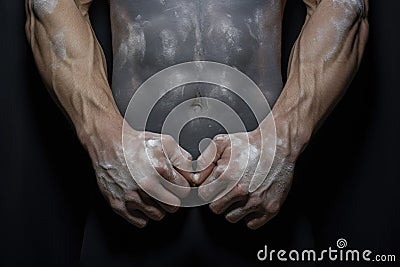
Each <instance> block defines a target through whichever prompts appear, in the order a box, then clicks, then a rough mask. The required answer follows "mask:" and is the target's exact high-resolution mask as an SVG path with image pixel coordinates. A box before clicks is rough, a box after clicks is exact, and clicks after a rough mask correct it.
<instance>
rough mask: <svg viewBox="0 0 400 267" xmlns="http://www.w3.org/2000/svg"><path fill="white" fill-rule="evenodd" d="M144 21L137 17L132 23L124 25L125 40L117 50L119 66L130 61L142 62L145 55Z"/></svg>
mask: <svg viewBox="0 0 400 267" xmlns="http://www.w3.org/2000/svg"><path fill="white" fill-rule="evenodd" d="M143 24H145V21H142V20H141V16H140V15H138V16H137V17H136V19H135V21H134V22H127V23H126V32H127V34H126V38H125V39H124V40H123V41H122V42H121V44H120V45H119V48H118V58H119V59H120V60H119V62H120V64H121V66H123V65H125V64H126V63H127V61H130V60H132V59H136V60H139V61H140V62H142V61H143V59H144V56H145V53H146V39H145V36H144V31H143Z"/></svg>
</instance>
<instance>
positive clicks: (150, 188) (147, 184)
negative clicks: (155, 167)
mask: <svg viewBox="0 0 400 267" xmlns="http://www.w3.org/2000/svg"><path fill="white" fill-rule="evenodd" d="M140 186H141V188H142V189H143V190H144V191H145V192H146V193H147V194H149V195H150V196H151V197H153V198H155V199H157V200H159V201H161V202H164V203H167V204H170V205H174V206H179V205H180V203H181V201H180V199H179V198H178V197H176V196H175V195H174V194H173V193H171V192H170V191H168V190H167V189H166V188H165V187H164V186H162V184H161V183H160V180H158V179H151V178H150V179H144V180H143V181H141V182H140Z"/></svg>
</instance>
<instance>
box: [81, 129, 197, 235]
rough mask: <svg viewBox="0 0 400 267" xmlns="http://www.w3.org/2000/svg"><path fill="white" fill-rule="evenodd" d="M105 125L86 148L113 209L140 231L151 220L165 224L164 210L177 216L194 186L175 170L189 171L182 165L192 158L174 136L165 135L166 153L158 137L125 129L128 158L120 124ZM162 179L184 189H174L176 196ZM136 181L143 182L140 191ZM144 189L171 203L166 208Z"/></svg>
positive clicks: (101, 188)
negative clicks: (181, 203) (183, 201)
mask: <svg viewBox="0 0 400 267" xmlns="http://www.w3.org/2000/svg"><path fill="white" fill-rule="evenodd" d="M103 125H107V126H105V127H102V128H103V129H101V131H100V132H99V133H97V134H95V135H92V136H91V138H90V139H91V140H90V141H89V143H90V145H89V146H87V148H88V151H89V154H90V156H91V158H92V162H93V165H94V169H95V172H96V177H97V182H98V185H99V188H100V190H101V192H102V194H103V195H104V197H105V198H106V199H107V200H108V202H109V204H110V205H111V207H112V208H113V210H114V211H115V212H116V213H117V214H119V215H120V216H122V217H123V218H125V219H126V220H127V221H128V222H130V223H132V224H133V225H135V226H137V227H139V228H143V227H145V226H146V225H147V223H148V221H149V219H152V220H156V221H159V220H161V219H162V218H163V217H164V216H165V212H169V213H174V212H176V211H177V210H178V207H179V205H180V198H182V197H185V196H186V195H187V194H188V193H189V192H190V185H189V183H188V182H187V180H186V179H185V178H184V177H183V176H182V175H181V174H180V173H179V172H177V170H176V169H175V168H174V167H181V168H183V169H184V168H187V166H184V165H185V164H191V156H190V154H189V153H188V152H186V151H185V150H183V149H182V148H181V147H180V146H179V145H178V144H177V143H176V142H175V140H174V139H173V138H172V137H170V136H165V135H163V136H162V142H163V145H164V150H163V147H162V146H161V135H160V134H155V133H150V132H137V131H135V130H133V129H129V131H128V132H127V131H124V140H126V142H127V143H128V144H129V147H125V148H124V149H125V156H126V158H125V156H124V151H123V146H122V131H121V129H122V123H121V122H117V123H115V122H111V123H110V122H107V123H106V124H103ZM104 128H106V129H104ZM143 135H144V136H145V138H144V139H143ZM148 155H150V156H151V157H152V161H150V160H149V159H148ZM125 160H126V161H129V162H132V163H134V164H132V165H133V167H132V166H131V164H130V165H129V166H130V168H131V172H130V171H129V169H128V167H127V164H126V161H125ZM131 173H132V174H131ZM132 175H133V176H134V177H135V179H133V177H132ZM159 175H161V176H162V177H163V178H165V179H166V180H167V181H169V182H171V183H174V184H176V185H179V186H183V187H184V188H180V189H179V190H176V189H175V190H174V191H175V192H174V193H175V194H174V193H172V192H171V191H170V190H168V188H167V187H168V185H164V184H165V183H161V181H160V179H159ZM136 181H139V183H140V187H139V186H138V184H137V183H136ZM141 188H143V189H145V190H142V189H141ZM145 191H146V192H150V193H151V195H157V196H162V198H163V199H165V200H167V202H168V203H173V205H167V204H164V203H163V202H161V201H158V200H156V199H154V198H153V197H151V196H150V195H149V194H147V193H146V192H145Z"/></svg>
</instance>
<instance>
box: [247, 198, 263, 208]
mask: <svg viewBox="0 0 400 267" xmlns="http://www.w3.org/2000/svg"><path fill="white" fill-rule="evenodd" d="M260 204H261V201H260V199H258V198H250V199H249V201H248V202H247V205H246V209H247V210H248V211H255V210H257V209H259V207H260Z"/></svg>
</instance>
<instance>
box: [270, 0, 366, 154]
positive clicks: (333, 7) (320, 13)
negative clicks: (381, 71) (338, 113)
mask: <svg viewBox="0 0 400 267" xmlns="http://www.w3.org/2000/svg"><path fill="white" fill-rule="evenodd" d="M308 2H309V3H308V4H309V5H308V15H307V20H306V23H305V25H304V27H303V30H302V32H301V34H300V37H299V38H298V40H297V42H296V44H295V46H294V48H293V51H292V55H291V61H290V65H289V66H290V67H289V70H288V80H287V83H286V85H285V87H284V90H283V91H282V94H281V96H280V97H279V99H278V101H277V103H276V104H275V106H274V108H273V110H272V112H273V114H274V118H275V124H276V130H277V137H278V147H277V149H278V151H279V152H280V153H281V154H284V156H286V157H288V158H290V159H293V160H295V159H296V158H297V156H298V155H299V154H300V153H301V151H302V150H303V149H304V147H305V146H306V145H307V143H308V141H309V139H310V138H311V136H312V134H313V133H314V132H315V130H316V129H317V128H318V126H319V125H320V123H321V122H322V121H323V119H324V118H325V117H326V116H327V115H328V114H329V112H330V111H331V110H332V108H333V107H334V106H335V104H336V103H337V102H338V100H339V99H340V98H341V96H342V95H343V93H344V92H345V90H346V88H347V87H348V85H349V83H350V82H351V80H352V78H353V76H354V75H355V73H356V71H357V69H358V66H359V64H360V61H361V57H362V54H363V51H364V47H365V44H366V41H367V36H368V21H367V18H366V15H367V10H368V6H367V4H368V3H367V1H366V0H365V1H364V0H352V1H349V0H321V1H308ZM310 3H311V4H310ZM312 3H314V5H313V4H312Z"/></svg>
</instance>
